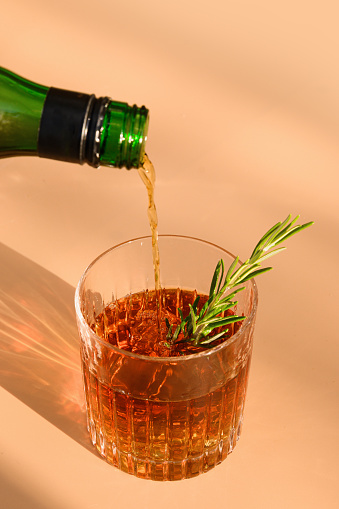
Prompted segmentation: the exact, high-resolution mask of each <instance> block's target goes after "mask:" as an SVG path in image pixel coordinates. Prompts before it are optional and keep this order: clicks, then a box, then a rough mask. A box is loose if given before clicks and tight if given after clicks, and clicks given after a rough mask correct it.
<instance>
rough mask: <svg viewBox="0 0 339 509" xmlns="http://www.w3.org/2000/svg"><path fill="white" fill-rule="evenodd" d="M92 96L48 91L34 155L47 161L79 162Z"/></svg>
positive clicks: (54, 90) (55, 89)
mask: <svg viewBox="0 0 339 509" xmlns="http://www.w3.org/2000/svg"><path fill="white" fill-rule="evenodd" d="M93 100H94V96H90V95H88V94H82V93H78V92H70V91H68V90H62V89H58V88H50V89H49V91H48V93H47V96H46V99H45V104H44V107H43V111H42V115H41V120H40V128H39V137H38V155H39V156H40V157H47V158H50V159H58V160H61V161H70V162H76V163H80V164H81V163H82V162H83V152H84V144H85V138H86V135H87V133H86V124H87V118H88V115H89V113H90V110H91V105H92V103H93Z"/></svg>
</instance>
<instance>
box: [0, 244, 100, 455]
mask: <svg viewBox="0 0 339 509" xmlns="http://www.w3.org/2000/svg"><path fill="white" fill-rule="evenodd" d="M74 291H75V290H74V288H73V287H72V286H71V285H69V284H68V283H66V282H64V281H62V280H61V279H60V278H58V277H57V276H55V275H54V274H52V273H51V272H49V271H47V270H46V269H44V268H43V267H41V266H39V265H37V264H36V263H34V262H32V261H31V260H29V259H28V258H26V257H24V256H22V255H20V254H19V253H17V252H15V251H13V250H12V249H10V248H8V247H7V246H5V245H3V244H0V385H1V386H2V387H3V388H4V389H6V390H7V391H8V392H10V393H11V394H13V396H15V397H16V398H18V399H19V400H21V401H22V402H23V403H25V404H26V405H28V406H29V407H30V408H32V409H33V410H34V411H35V412H37V413H38V414H40V415H41V416H42V417H44V418H45V419H47V420H48V421H50V422H51V423H52V424H53V425H55V426H57V427H58V428H59V429H60V430H62V431H63V432H64V433H66V434H67V435H69V436H70V437H71V438H73V439H74V440H76V441H77V442H78V443H80V444H81V445H83V446H84V447H86V448H87V449H88V450H90V451H92V452H93V453H94V454H96V452H95V451H94V448H93V447H92V445H91V443H90V440H89V437H88V433H87V429H86V410H85V401H84V396H83V391H82V375H81V368H80V355H79V347H78V333H77V327H76V320H75V312H74V304H73V301H74Z"/></svg>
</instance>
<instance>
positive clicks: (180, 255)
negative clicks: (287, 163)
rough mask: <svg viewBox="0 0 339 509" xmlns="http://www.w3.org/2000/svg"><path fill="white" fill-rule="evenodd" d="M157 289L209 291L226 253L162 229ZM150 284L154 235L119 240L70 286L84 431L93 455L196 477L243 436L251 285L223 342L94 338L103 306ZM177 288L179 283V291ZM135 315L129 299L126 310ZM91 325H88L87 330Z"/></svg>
mask: <svg viewBox="0 0 339 509" xmlns="http://www.w3.org/2000/svg"><path fill="white" fill-rule="evenodd" d="M159 248H160V259H161V285H162V287H163V288H183V289H190V290H192V289H196V290H197V291H198V292H201V293H207V294H208V292H209V285H210V282H211V277H212V274H213V271H214V268H215V265H216V263H217V261H218V260H219V259H220V258H223V259H224V261H225V265H226V267H227V266H228V265H229V264H230V263H231V262H232V261H233V260H234V257H233V256H232V255H231V254H230V253H228V252H227V251H225V250H223V249H221V248H219V247H217V246H214V245H212V244H209V243H207V242H204V241H200V240H197V239H191V238H188V237H178V236H160V237H159ZM147 289H148V290H152V289H154V282H153V267H152V250H151V239H150V238H146V237H145V238H141V239H136V240H133V241H131V242H128V243H125V244H122V245H119V246H117V247H115V248H113V249H111V250H109V251H107V252H106V253H104V254H103V255H101V256H100V257H99V258H98V259H97V260H96V261H94V262H93V264H91V265H90V266H89V268H88V269H87V270H86V272H85V273H84V275H83V277H82V279H81V280H80V282H79V285H78V288H77V292H76V313H77V321H78V328H79V334H80V348H81V358H82V365H83V376H84V387H85V394H86V403H87V417H88V429H89V432H90V436H91V440H92V442H93V444H94V445H95V446H96V448H97V449H98V451H99V453H100V454H101V455H102V456H103V457H104V458H105V459H106V460H107V461H108V462H110V463H111V464H113V465H115V466H116V467H118V468H119V469H121V470H123V471H125V472H128V473H130V474H133V475H136V476H138V477H142V478H145V479H153V480H179V479H184V478H190V477H194V476H196V475H199V474H201V473H203V472H206V471H208V470H210V469H211V468H213V467H215V466H216V465H217V464H219V463H220V462H221V461H223V460H224V459H225V458H226V457H227V455H228V454H229V453H230V452H231V451H232V450H233V449H234V447H235V444H236V442H237V440H238V438H239V436H240V432H241V427H242V422H243V410H244V403H245V396H246V387H247V380H248V374H249V366H250V360H251V352H252V336H253V329H254V322H255V315H256V308H257V289H256V286H255V283H254V282H253V281H250V282H248V283H247V284H246V289H245V290H244V291H242V292H240V293H239V294H238V296H239V298H238V301H239V302H238V305H237V309H236V312H237V314H244V315H245V316H247V318H246V320H244V321H243V322H242V326H241V328H240V329H239V330H238V331H237V332H236V333H235V334H234V335H233V336H232V337H231V338H230V339H229V340H228V341H227V342H225V343H223V344H221V345H219V346H217V347H215V348H213V349H210V350H206V351H203V352H201V353H198V354H191V355H187V356H182V357H147V356H144V355H138V354H135V353H132V352H127V351H123V350H121V349H119V348H117V347H116V346H112V345H111V344H109V343H107V342H106V341H105V340H104V339H102V338H100V337H98V336H97V335H96V334H95V332H94V330H95V324H96V320H97V317H98V316H99V315H100V314H101V313H102V312H103V310H104V309H105V307H106V306H107V304H109V303H111V302H115V301H116V300H117V299H119V298H121V297H124V296H126V295H128V294H134V293H135V292H139V291H142V290H147ZM179 291H180V290H179ZM129 312H131V313H133V306H131V308H130V310H128V309H127V310H126V313H129ZM93 329H94V330H93Z"/></svg>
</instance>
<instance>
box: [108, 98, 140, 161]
mask: <svg viewBox="0 0 339 509" xmlns="http://www.w3.org/2000/svg"><path fill="white" fill-rule="evenodd" d="M148 121H149V117H148V110H147V109H146V108H145V107H144V106H142V107H141V108H138V107H137V106H129V105H128V104H126V103H121V102H116V101H111V102H110V103H109V105H108V108H107V110H106V114H105V118H104V122H103V126H102V133H101V141H100V156H99V161H100V164H101V165H103V166H114V167H117V168H121V167H123V166H124V167H126V168H138V167H139V166H141V164H142V160H143V156H144V153H145V143H146V140H147V130H148Z"/></svg>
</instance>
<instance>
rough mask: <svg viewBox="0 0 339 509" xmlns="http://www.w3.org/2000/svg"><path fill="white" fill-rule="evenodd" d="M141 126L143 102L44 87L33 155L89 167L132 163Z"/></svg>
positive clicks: (140, 144)
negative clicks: (117, 99)
mask: <svg viewBox="0 0 339 509" xmlns="http://www.w3.org/2000/svg"><path fill="white" fill-rule="evenodd" d="M147 128H148V110H147V109H146V108H145V107H144V106H143V107H141V108H138V107H137V106H129V105H128V104H126V103H121V102H115V101H112V100H111V99H110V98H109V97H100V98H96V97H95V96H94V95H88V94H82V93H78V92H71V91H68V90H63V89H58V88H50V89H49V90H48V93H47V95H46V99H45V103H44V107H43V111H42V115H41V120H40V127H39V136H38V155H39V156H40V157H47V158H50V159H58V160H62V161H69V162H75V163H80V164H83V163H88V164H89V165H90V166H93V167H95V168H97V167H98V166H100V165H103V166H114V167H123V166H125V167H126V168H128V169H129V168H132V167H138V166H140V165H141V164H142V158H143V155H144V151H145V143H146V139H147V138H146V137H147Z"/></svg>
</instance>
